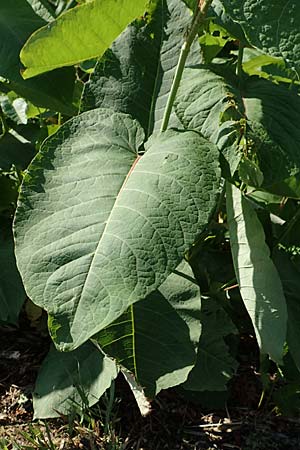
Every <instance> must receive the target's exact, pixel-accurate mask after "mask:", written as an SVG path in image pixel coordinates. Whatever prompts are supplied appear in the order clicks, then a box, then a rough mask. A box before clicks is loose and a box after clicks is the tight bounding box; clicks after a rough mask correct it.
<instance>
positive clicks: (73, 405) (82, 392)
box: [33, 342, 118, 419]
mask: <svg viewBox="0 0 300 450" xmlns="http://www.w3.org/2000/svg"><path fill="white" fill-rule="evenodd" d="M117 374H118V370H117V367H116V364H115V363H114V362H113V361H112V360H111V359H109V358H107V357H106V356H104V355H103V353H101V352H100V350H98V348H97V347H96V346H95V345H94V344H92V343H91V342H86V343H85V344H83V345H82V346H81V347H79V348H78V349H77V350H74V351H73V352H68V353H61V352H58V351H57V350H56V349H55V348H54V347H51V348H50V351H49V353H48V355H47V356H46V358H45V360H44V361H43V363H42V366H41V369H40V371H39V374H38V377H37V380H36V384H35V388H34V393H33V408H34V418H35V419H45V418H50V417H60V416H61V415H66V416H67V415H68V414H71V413H74V412H81V411H84V410H86V409H87V408H89V407H90V406H93V405H94V404H95V403H97V401H98V400H99V398H100V397H101V396H102V395H103V394H104V392H105V391H106V389H108V388H109V386H110V385H111V382H112V381H113V380H114V379H115V378H116V376H117Z"/></svg>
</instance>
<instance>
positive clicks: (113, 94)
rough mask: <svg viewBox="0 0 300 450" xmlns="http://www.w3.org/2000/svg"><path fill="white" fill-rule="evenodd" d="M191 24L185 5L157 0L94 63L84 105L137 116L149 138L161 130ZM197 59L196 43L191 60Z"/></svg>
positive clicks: (83, 96) (192, 49)
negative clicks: (155, 3)
mask: <svg viewBox="0 0 300 450" xmlns="http://www.w3.org/2000/svg"><path fill="white" fill-rule="evenodd" d="M189 22H190V14H189V12H188V11H187V8H185V7H184V5H183V4H182V3H181V2H178V1H177V0H175V1H174V0H168V1H164V2H161V1H160V2H158V3H157V7H156V8H155V10H154V11H153V13H152V15H151V16H150V17H148V16H146V17H145V18H144V19H140V20H138V21H135V22H133V23H132V24H131V25H129V26H128V27H127V28H126V30H125V31H124V32H123V33H122V34H121V35H120V36H119V37H118V38H117V39H116V41H115V42H114V43H113V44H112V46H111V48H110V49H109V50H107V52H106V53H105V54H104V55H103V57H102V58H101V59H100V60H99V62H98V64H97V65H96V67H95V71H94V73H93V74H92V76H91V77H90V80H89V82H88V83H86V85H85V88H84V92H83V95H82V103H81V109H82V110H89V109H94V108H99V107H105V108H108V107H109V108H113V109H114V110H115V111H117V112H124V113H127V114H131V115H132V116H133V117H135V118H136V119H137V120H138V121H139V122H140V124H141V125H142V126H143V128H144V130H145V133H146V136H147V137H148V136H150V135H151V133H152V132H153V130H154V131H158V130H159V129H160V127H161V122H162V118H163V114H164V110H165V107H166V103H167V98H168V93H169V91H170V88H171V84H172V79H173V76H174V73H175V70H176V65H177V58H178V54H179V52H180V47H181V45H182V30H183V29H186V28H187V27H188V25H189ZM199 60H200V55H199V45H198V44H197V42H195V43H194V45H193V46H192V48H191V51H190V53H189V57H188V60H187V64H197V63H198V62H199ZM141 99H142V101H141ZM172 119H173V125H175V126H176V125H178V119H177V118H176V116H175V115H174V116H173V117H172ZM176 119H177V120H176Z"/></svg>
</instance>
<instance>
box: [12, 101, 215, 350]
mask: <svg viewBox="0 0 300 450" xmlns="http://www.w3.org/2000/svg"><path fill="white" fill-rule="evenodd" d="M143 138H144V133H143V130H142V129H141V127H140V126H139V125H138V123H137V122H136V121H134V120H132V119H131V117H130V116H128V115H126V114H121V113H119V114H118V113H113V112H112V111H111V110H102V109H99V110H93V111H90V112H86V113H83V114H81V115H80V116H78V117H76V118H74V119H72V120H71V121H69V122H68V123H66V124H65V125H64V126H63V127H61V129H60V130H59V131H58V132H57V133H56V134H55V135H54V136H53V137H52V138H50V139H48V140H47V141H46V142H45V144H44V146H43V148H42V149H41V152H40V153H39V155H38V156H37V157H36V158H35V159H34V161H33V162H32V164H31V166H30V167H29V170H28V173H27V174H26V176H25V178H24V182H23V186H22V192H21V195H20V200H19V204H18V209H17V214H16V219H15V237H16V256H17V262H18V267H19V269H20V272H21V274H22V277H23V280H24V284H25V288H26V290H27V293H28V295H29V297H30V298H31V299H32V300H33V301H34V302H35V303H37V304H38V305H40V306H42V307H44V308H46V309H47V311H48V312H49V314H50V320H51V330H52V338H53V339H54V341H55V342H56V344H57V345H60V348H63V349H68V350H69V349H73V348H76V347H77V346H78V345H80V344H81V343H83V342H84V341H86V340H87V339H88V338H89V337H91V336H92V335H94V334H95V333H97V332H98V331H100V330H101V329H103V328H105V327H106V326H107V325H109V324H110V323H111V322H113V321H114V320H115V319H116V318H117V317H119V316H120V315H121V314H122V313H123V312H124V311H125V310H126V309H127V308H128V307H129V306H130V305H131V304H133V303H135V302H136V301H138V300H141V299H143V298H144V297H145V296H147V295H148V294H149V293H151V292H152V291H153V290H155V289H156V288H158V287H159V286H160V285H161V283H162V282H163V281H164V280H165V279H166V278H167V276H168V275H169V274H170V273H171V272H172V271H173V270H174V269H175V268H176V266H177V265H178V263H179V262H180V261H181V260H182V258H183V256H184V254H185V252H186V251H187V250H188V249H189V247H190V246H191V245H192V244H193V242H194V240H195V239H196V236H197V235H198V234H199V233H200V232H201V231H202V230H203V229H204V228H205V227H206V225H207V223H208V221H209V220H210V217H211V214H212V212H213V211H214V208H215V204H216V199H217V197H218V193H219V177H220V169H219V163H218V156H219V154H218V150H217V148H216V146H215V145H213V144H211V143H209V142H208V141H206V140H205V139H204V138H203V137H201V136H200V135H199V134H198V133H197V132H193V131H190V132H176V131H168V132H166V133H164V134H162V135H159V136H158V137H157V138H156V139H153V140H152V141H151V142H150V143H149V144H148V145H147V151H146V153H145V155H144V156H142V157H141V158H140V157H139V156H138V149H139V147H140V145H141V144H142V142H143ZM125 181H126V183H125V184H124V182H125Z"/></svg>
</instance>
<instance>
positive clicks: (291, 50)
mask: <svg viewBox="0 0 300 450" xmlns="http://www.w3.org/2000/svg"><path fill="white" fill-rule="evenodd" d="M222 3H223V5H224V7H225V11H226V12H227V13H228V15H229V16H230V17H231V18H232V19H233V20H234V21H235V22H237V23H239V25H240V26H241V27H242V28H243V30H244V32H245V34H246V36H247V38H248V40H249V42H250V43H251V44H252V45H253V46H254V47H257V48H259V49H260V50H262V51H263V52H265V53H269V54H270V55H272V56H276V57H281V58H283V59H284V60H285V61H286V62H287V63H289V64H290V65H291V66H295V67H296V68H297V69H300V40H299V22H300V9H299V4H298V1H297V0H271V1H270V0H222Z"/></svg>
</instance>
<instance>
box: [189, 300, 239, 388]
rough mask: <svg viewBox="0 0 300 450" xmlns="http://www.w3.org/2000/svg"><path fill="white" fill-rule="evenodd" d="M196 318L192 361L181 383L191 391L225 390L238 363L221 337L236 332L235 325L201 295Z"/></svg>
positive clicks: (215, 303) (221, 310)
mask: <svg viewBox="0 0 300 450" xmlns="http://www.w3.org/2000/svg"><path fill="white" fill-rule="evenodd" d="M200 321H201V327H202V331H201V337H200V341H199V344H198V350H197V360H196V364H195V367H194V368H193V370H192V371H191V372H190V373H189V376H188V379H187V381H186V382H185V383H184V384H183V387H184V389H187V390H191V391H225V390H226V384H227V382H228V381H229V380H230V379H231V377H232V376H233V374H234V373H235V371H236V369H237V366H238V363H237V361H236V359H235V358H234V357H233V356H232V355H231V354H230V350H229V348H228V345H227V344H226V343H225V340H224V338H225V337H226V336H227V335H229V334H237V329H236V327H235V326H234V324H233V323H232V321H231V319H230V317H229V315H228V314H227V313H226V312H225V311H224V309H223V308H222V307H220V306H219V305H218V303H217V302H216V301H215V300H214V299H213V298H209V297H203V296H202V297H201V319H200Z"/></svg>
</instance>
